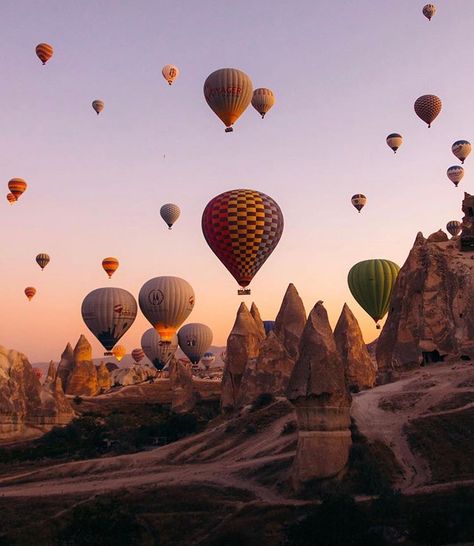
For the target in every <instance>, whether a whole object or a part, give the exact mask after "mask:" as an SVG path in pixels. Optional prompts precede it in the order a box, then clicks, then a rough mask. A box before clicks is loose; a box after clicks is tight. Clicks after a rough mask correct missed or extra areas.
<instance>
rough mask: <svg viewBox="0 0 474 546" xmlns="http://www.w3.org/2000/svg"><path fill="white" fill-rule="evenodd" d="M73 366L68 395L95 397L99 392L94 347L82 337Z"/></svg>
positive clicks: (67, 390)
mask: <svg viewBox="0 0 474 546" xmlns="http://www.w3.org/2000/svg"><path fill="white" fill-rule="evenodd" d="M73 359H74V362H73V366H72V369H71V372H70V374H69V376H68V379H67V385H66V394H70V395H75V396H94V395H95V394H97V393H98V392H99V384H98V381H97V370H96V367H95V366H94V363H93V362H92V347H91V344H90V343H89V342H88V341H87V339H86V338H85V337H84V336H83V335H81V337H80V338H79V340H78V342H77V344H76V346H75V348H74V354H73Z"/></svg>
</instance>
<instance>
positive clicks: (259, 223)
mask: <svg viewBox="0 0 474 546" xmlns="http://www.w3.org/2000/svg"><path fill="white" fill-rule="evenodd" d="M202 231H203V234H204V238H205V239H206V241H207V244H208V245H209V246H210V247H211V250H212V251H213V252H214V254H215V255H216V256H217V257H218V258H219V260H220V261H221V262H222V263H223V264H224V265H225V267H226V268H227V269H228V270H229V272H230V273H231V275H232V276H233V277H234V278H235V280H236V281H237V282H238V283H239V285H240V286H242V287H245V286H247V285H248V284H250V281H251V280H252V279H253V277H254V276H255V275H256V273H257V271H258V270H259V269H260V268H261V267H262V265H263V264H264V263H265V261H266V260H267V258H268V257H269V256H270V254H271V253H272V252H273V250H274V249H275V247H276V246H277V244H278V241H279V240H280V237H281V234H282V233H283V214H282V212H281V209H280V207H279V206H278V204H277V203H276V201H274V200H273V199H272V198H271V197H269V196H268V195H265V194H264V193H261V192H258V191H255V190H243V189H242V190H231V191H226V192H224V193H221V194H220V195H217V196H216V197H214V198H213V199H211V201H210V202H209V203H208V204H207V206H206V208H205V209H204V212H203V214H202Z"/></svg>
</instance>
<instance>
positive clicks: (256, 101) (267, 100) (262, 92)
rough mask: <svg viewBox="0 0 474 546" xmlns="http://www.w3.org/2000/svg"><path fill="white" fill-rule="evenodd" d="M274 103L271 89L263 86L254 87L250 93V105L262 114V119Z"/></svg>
mask: <svg viewBox="0 0 474 546" xmlns="http://www.w3.org/2000/svg"><path fill="white" fill-rule="evenodd" d="M274 104H275V95H274V94H273V91H272V90H271V89H267V88H265V87H259V88H258V89H255V91H254V92H253V95H252V106H253V107H254V108H255V110H257V112H258V113H259V114H260V115H261V116H262V119H263V118H264V117H265V114H266V113H267V112H268V111H269V110H270V108H271V107H272V106H273V105H274Z"/></svg>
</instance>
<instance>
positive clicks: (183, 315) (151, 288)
mask: <svg viewBox="0 0 474 546" xmlns="http://www.w3.org/2000/svg"><path fill="white" fill-rule="evenodd" d="M138 303H139V305H140V309H141V310H142V313H143V314H144V315H145V317H146V319H147V320H148V321H149V322H150V324H151V325H152V326H153V327H154V328H155V329H156V331H157V332H158V333H159V334H160V338H161V341H162V342H164V343H170V342H171V340H172V338H173V335H174V334H175V333H176V330H177V329H178V328H179V327H180V326H181V324H183V322H184V321H185V320H186V319H187V318H188V316H189V313H191V311H192V310H193V307H194V290H193V289H192V287H191V285H190V284H189V283H188V282H187V281H185V280H184V279H180V278H179V277H155V278H154V279H150V280H149V281H147V282H146V283H145V284H144V285H143V286H142V287H141V289H140V294H139V296H138ZM145 352H146V351H145Z"/></svg>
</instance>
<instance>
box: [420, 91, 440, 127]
mask: <svg viewBox="0 0 474 546" xmlns="http://www.w3.org/2000/svg"><path fill="white" fill-rule="evenodd" d="M442 107H443V103H442V102H441V99H440V98H439V97H437V96H436V95H423V96H421V97H418V98H417V99H416V101H415V112H416V115H417V116H418V117H419V118H420V119H422V120H423V121H424V122H425V123H427V124H428V127H431V124H432V123H433V121H434V120H435V119H436V117H437V116H438V114H439V113H440V112H441V108H442Z"/></svg>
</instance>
